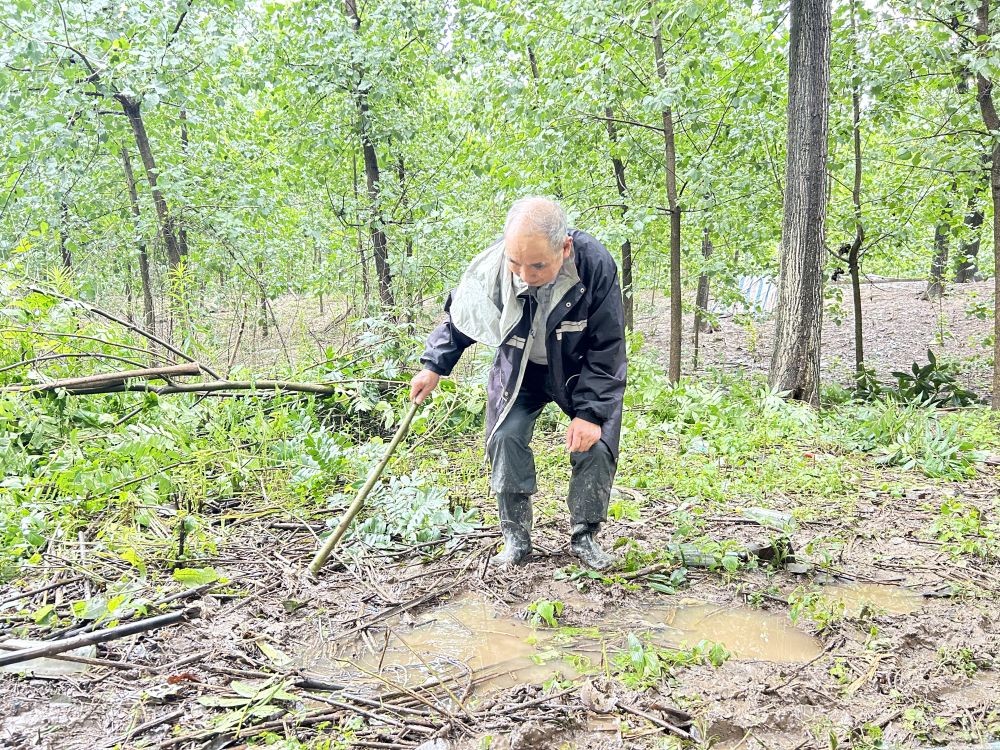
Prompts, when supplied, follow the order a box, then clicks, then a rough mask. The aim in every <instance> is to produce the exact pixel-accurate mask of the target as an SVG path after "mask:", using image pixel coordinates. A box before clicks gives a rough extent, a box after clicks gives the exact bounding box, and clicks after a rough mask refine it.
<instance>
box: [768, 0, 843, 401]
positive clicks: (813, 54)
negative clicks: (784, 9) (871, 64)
mask: <svg viewBox="0 0 1000 750" xmlns="http://www.w3.org/2000/svg"><path fill="white" fill-rule="evenodd" d="M789 15H790V18H791V35H790V38H789V50H788V141H787V143H788V147H787V148H788V150H787V156H786V160H785V200H784V216H783V219H782V227H781V275H780V281H779V286H778V311H777V322H776V326H775V342H774V353H773V355H772V357H771V373H770V384H771V387H772V388H773V389H775V390H778V391H783V392H786V393H788V394H789V395H790V396H791V398H794V399H799V400H801V401H805V402H807V403H810V404H813V405H814V406H819V383H820V343H821V338H822V330H823V260H824V253H825V239H826V236H825V224H826V190H825V182H826V180H825V178H826V156H827V135H828V130H829V111H830V0H791V6H790V10H789Z"/></svg>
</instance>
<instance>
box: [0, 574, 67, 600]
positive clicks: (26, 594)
mask: <svg viewBox="0 0 1000 750" xmlns="http://www.w3.org/2000/svg"><path fill="white" fill-rule="evenodd" d="M80 580H81V579H80V577H79V576H78V577H75V578H67V579H66V580H65V581H56V582H55V583H50V584H48V585H47V586H42V587H41V588H37V589H32V590H31V591H23V592H21V593H20V594H17V595H16V596H9V597H7V598H6V599H0V604H10V603H11V602H16V601H17V600H18V599H29V598H31V597H33V596H35V595H36V594H42V593H45V592H46V591H51V590H52V589H57V588H59V587H60V586H68V585H70V584H71V583H79V581H80Z"/></svg>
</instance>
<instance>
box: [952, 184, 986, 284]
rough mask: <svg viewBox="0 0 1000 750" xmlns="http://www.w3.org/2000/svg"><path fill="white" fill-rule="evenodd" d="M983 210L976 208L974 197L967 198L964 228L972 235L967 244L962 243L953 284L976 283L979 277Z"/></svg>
mask: <svg viewBox="0 0 1000 750" xmlns="http://www.w3.org/2000/svg"><path fill="white" fill-rule="evenodd" d="M984 218H985V217H984V214H983V209H982V208H980V207H978V206H976V196H975V195H971V196H969V211H968V213H966V214H965V226H966V227H968V228H969V232H970V234H971V235H972V236H971V237H970V238H969V240H968V242H964V243H962V249H961V251H960V255H959V257H958V268H957V269H956V271H955V283H956V284H967V283H969V282H970V281H978V280H979V279H980V278H981V277H980V275H979V247H980V245H981V244H982V237H980V234H979V230H980V229H982V227H983V219H984Z"/></svg>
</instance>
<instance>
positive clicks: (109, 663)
mask: <svg viewBox="0 0 1000 750" xmlns="http://www.w3.org/2000/svg"><path fill="white" fill-rule="evenodd" d="M21 648H22V647H21V646H11V645H10V644H9V643H7V642H0V651H19V650H20V649H21ZM47 658H49V659H55V660H56V661H65V662H71V663H73V664H86V665H87V666H91V667H112V668H114V669H128V670H132V669H138V670H142V671H146V672H151V671H153V670H154V669H156V668H155V667H151V666H149V665H147V664H135V663H134V662H130V661H115V660H113V659H94V658H92V657H89V656H70V655H69V654H50V655H49V656H48V657H47Z"/></svg>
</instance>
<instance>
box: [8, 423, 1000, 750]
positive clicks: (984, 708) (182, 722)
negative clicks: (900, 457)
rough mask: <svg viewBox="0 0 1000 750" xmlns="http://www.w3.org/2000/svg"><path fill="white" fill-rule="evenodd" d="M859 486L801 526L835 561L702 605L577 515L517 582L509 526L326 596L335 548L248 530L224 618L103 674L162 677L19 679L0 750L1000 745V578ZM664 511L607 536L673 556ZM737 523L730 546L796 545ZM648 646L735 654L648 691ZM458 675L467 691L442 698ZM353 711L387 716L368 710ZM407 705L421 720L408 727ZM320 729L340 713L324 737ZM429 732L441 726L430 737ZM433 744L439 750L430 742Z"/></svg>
mask: <svg viewBox="0 0 1000 750" xmlns="http://www.w3.org/2000/svg"><path fill="white" fill-rule="evenodd" d="M539 437H540V439H542V440H545V439H552V440H555V439H556V438H557V436H556V435H555V434H553V435H550V436H539ZM996 487H997V477H996V476H995V474H990V475H985V474H984V475H983V476H982V477H981V478H980V479H979V480H977V481H976V482H970V483H968V485H967V486H966V487H964V488H962V487H959V488H958V489H957V491H958V492H961V491H962V490H963V489H965V490H967V491H968V493H969V494H970V495H971V496H974V497H981V496H982V493H984V492H985V491H990V492H993V493H994V495H995V492H996ZM951 488H952V490H956V486H955V485H952V486H951ZM860 489H862V495H861V497H862V499H861V500H860V501H859V503H858V505H857V508H856V510H854V511H853V512H850V513H846V514H844V515H842V516H841V517H838V518H837V519H835V520H829V521H813V522H808V521H807V522H801V523H799V524H798V525H797V526H796V527H795V530H794V531H793V532H792V534H791V542H792V545H793V547H794V548H795V549H796V550H799V551H800V553H799V555H798V557H799V561H800V563H802V562H813V563H819V562H823V563H824V566H823V570H822V572H820V568H819V567H815V568H812V569H811V572H808V573H805V574H796V573H793V572H789V571H787V570H783V569H776V570H772V569H769V568H767V567H766V566H764V565H762V566H760V567H756V568H755V567H754V566H749V567H744V568H741V569H740V570H738V571H737V572H735V573H732V574H725V573H722V572H719V571H711V570H707V569H700V568H691V569H690V571H689V577H688V584H687V586H685V587H683V588H682V589H680V590H679V591H678V592H677V593H676V594H672V595H670V594H663V593H658V592H656V591H653V590H652V589H651V588H649V587H648V586H646V585H644V581H645V579H644V577H643V576H632V577H628V578H611V579H609V581H608V582H601V581H598V580H593V579H591V578H589V577H587V576H585V575H583V576H579V575H578V574H579V571H577V570H576V569H574V568H570V567H568V566H570V565H571V564H572V562H573V559H572V558H571V557H569V555H568V554H567V549H566V535H567V533H568V529H567V528H566V520H565V517H564V513H563V512H562V511H561V510H557V511H546V510H544V507H543V511H542V512H541V513H540V519H539V523H538V526H537V528H536V538H537V540H538V543H539V548H540V549H541V550H543V551H541V552H539V553H537V554H536V555H534V556H533V558H532V559H531V561H530V562H529V564H527V565H525V566H524V567H521V568H517V569H515V570H507V571H498V570H495V569H493V568H492V567H490V566H489V565H488V564H487V561H488V557H489V555H490V554H491V553H492V552H493V551H494V550H495V548H496V544H497V542H498V538H497V536H496V535H495V533H494V531H493V529H492V528H490V527H487V528H486V529H484V530H483V531H480V532H477V533H475V534H472V535H468V536H466V537H464V538H461V539H457V540H452V543H451V545H450V546H449V548H448V549H445V548H444V547H442V546H435V545H429V546H427V547H425V548H423V549H422V550H419V551H416V552H414V551H405V550H400V551H399V552H398V553H385V552H376V551H368V552H367V553H365V554H360V555H358V556H357V558H356V559H354V560H352V559H351V558H350V557H342V564H331V565H330V567H328V568H327V569H325V570H324V571H323V573H322V575H321V576H320V578H319V580H318V581H316V580H309V579H308V578H307V577H306V576H305V575H304V574H303V572H302V571H303V569H304V567H305V565H306V563H307V562H308V560H309V559H310V557H311V555H312V553H313V551H314V539H313V536H312V534H311V532H310V531H308V530H307V529H301V530H296V529H288V528H271V527H270V525H269V523H265V522H262V521H255V522H247V523H246V524H244V525H243V527H242V529H241V530H240V528H239V527H238V528H237V531H239V533H234V534H233V535H232V536H231V537H230V538H229V540H228V542H227V543H226V544H224V545H223V548H221V549H220V550H219V553H218V557H217V558H216V559H214V560H209V561H207V563H206V564H208V563H211V564H213V565H214V566H215V567H216V568H217V569H218V570H220V572H222V573H223V574H224V575H226V576H227V577H228V578H230V579H231V583H230V584H228V585H223V586H216V587H215V588H214V592H215V593H209V594H204V593H196V594H195V595H194V597H193V598H192V599H190V600H189V601H190V603H194V604H197V605H199V606H200V607H201V615H202V616H201V618H200V619H199V620H197V621H194V622H192V623H189V624H184V625H180V626H177V627H174V628H170V629H164V630H161V631H158V632H156V633H150V634H146V635H142V636H137V637H132V638H129V639H125V640H122V641H114V642H111V643H109V644H105V645H101V646H99V647H98V657H99V658H103V659H109V660H126V661H128V662H131V663H134V664H144V665H148V667H147V668H144V669H141V670H126V669H107V668H102V667H93V666H89V667H86V669H85V670H84V671H81V672H79V673H77V674H74V675H69V676H66V675H63V676H61V677H58V678H43V677H40V676H39V677H19V676H15V675H3V676H0V746H2V747H4V748H12V749H13V748H52V749H53V750H54V749H55V748H59V749H60V750H73V749H74V748H88V750H92V748H94V747H95V746H99V747H112V746H114V745H115V743H116V742H117V743H118V746H121V747H156V748H167V747H180V748H195V747H218V748H221V747H227V746H229V747H241V746H243V743H245V742H246V740H247V737H246V733H247V732H248V731H249V732H250V733H251V734H254V733H257V730H255V729H253V725H254V724H255V723H256V724H261V723H262V722H265V723H266V722H270V724H266V725H267V726H270V727H271V729H270V731H271V732H276V733H277V734H278V735H279V736H287V737H296V736H297V737H299V738H300V739H302V740H303V741H306V740H308V739H309V738H311V737H315V736H317V732H318V733H319V734H320V736H322V733H323V732H327V733H329V732H333V733H334V736H336V735H337V734H339V733H340V732H341V731H342V730H339V729H334V727H336V726H338V724H340V723H341V722H348V721H349V720H351V719H359V718H366V717H364V716H363V715H362V714H360V713H358V711H359V710H360V711H364V710H368V711H369V712H370V715H371V716H382V717H388V719H387V720H386V721H385V723H380V722H379V721H378V720H376V719H371V718H370V717H368V724H367V725H366V726H365V727H364V728H362V729H359V730H357V731H356V732H355V734H354V736H355V746H358V747H393V748H411V747H418V746H421V745H423V746H424V747H425V750H426V749H429V748H431V747H439V748H445V747H447V748H468V749H470V750H471V749H472V748H478V747H483V746H484V745H483V742H484V740H483V738H484V737H487V736H490V737H493V738H494V739H493V744H492V745H490V747H494V748H496V747H501V748H506V747H510V748H518V747H577V748H633V747H634V748H646V747H650V748H652V747H662V746H664V745H663V744H662V743H663V742H664V741H665V739H666V738H668V737H670V736H671V731H670V730H668V729H666V728H664V727H665V725H674V726H677V725H681V726H680V729H681V731H684V732H687V733H688V734H689V735H691V736H693V737H696V738H700V741H692V742H691V744H692V745H697V746H708V743H709V742H710V738H713V739H711V741H712V742H717V743H720V744H719V745H716V746H722V747H732V748H735V747H740V748H761V749H763V748H768V749H771V748H775V749H784V748H787V749H788V750H791V749H793V748H814V747H815V748H825V747H828V746H829V742H830V736H831V734H832V735H835V736H836V737H837V738H838V743H839V745H840V746H843V745H844V744H845V743H847V744H854V745H856V746H863V738H864V737H865V736H866V733H867V736H872V733H874V732H875V731H876V730H874V729H872V728H871V727H878V728H879V729H878V731H879V732H881V734H882V736H883V737H884V741H885V746H886V747H912V746H915V745H917V744H919V743H921V742H926V743H930V742H945V741H959V740H968V741H981V740H985V739H989V738H990V737H993V736H994V735H996V733H998V732H1000V714H998V709H997V704H996V700H995V695H996V692H995V691H996V688H997V687H1000V679H998V672H997V671H995V669H994V666H995V662H996V660H997V659H998V657H1000V627H998V625H997V623H998V622H1000V604H998V602H997V600H996V592H997V590H998V589H1000V564H998V561H997V560H995V559H987V560H983V559H979V558H974V557H970V556H959V557H957V558H952V557H950V556H949V555H947V554H945V553H943V552H942V550H941V548H940V546H939V545H937V544H935V543H934V542H932V541H931V540H929V539H928V538H927V536H926V534H925V533H924V528H923V524H924V521H925V520H926V519H924V518H923V517H922V513H923V511H922V509H921V507H922V498H926V497H927V491H923V492H918V491H914V492H913V493H911V494H910V495H909V496H908V497H909V499H907V498H904V499H902V500H900V499H899V498H890V497H888V496H885V495H882V494H880V493H879V492H878V491H877V490H875V491H871V492H868V493H865V492H864V488H860ZM928 490H929V488H928ZM542 499H543V500H544V498H542ZM647 499H648V500H649V501H650V504H649V505H648V506H647V508H646V511H645V515H644V518H643V519H642V520H641V521H625V520H622V521H614V522H612V523H610V524H608V527H607V528H606V529H605V530H604V532H603V533H602V538H603V539H604V540H605V541H606V542H611V541H613V540H615V539H632V540H637V542H638V544H639V545H640V546H641V547H643V548H646V549H654V548H656V547H658V546H663V545H665V544H666V543H667V541H668V540H669V539H670V538H671V536H672V532H673V530H674V521H673V520H672V518H671V516H670V514H669V513H664V512H662V510H661V511H657V510H656V507H657V503H658V502H659V501H660V499H659V498H655V497H648V498H647ZM790 502H791V501H790ZM542 505H543V506H544V502H543V503H542ZM735 510H736V509H734V513H733V514H732V515H721V516H720V517H719V518H718V519H716V520H714V521H712V523H711V524H710V527H709V528H708V529H707V533H708V534H709V535H710V536H712V537H713V538H718V539H727V538H729V539H733V538H737V539H740V538H742V539H750V538H754V537H760V538H765V539H766V538H767V537H768V536H769V535H770V534H772V533H773V532H771V531H769V530H767V529H764V528H763V527H759V526H756V525H753V524H748V523H747V521H746V519H745V518H743V517H741V516H739V515H736V514H735ZM784 510H792V511H794V510H795V507H794V505H790V506H789V507H787V508H784ZM807 550H813V551H814V554H810V553H809V552H807ZM831 550H835V552H833V553H832V554H833V559H832V560H831V559H829V558H830V555H831ZM824 555H825V557H824ZM821 558H823V559H822V560H821ZM574 575H577V576H578V577H576V578H574ZM24 588H30V586H28V585H27V584H25V586H24ZM11 590H12V589H7V590H5V591H4V592H3V595H2V596H0V599H6V598H7V595H8V593H10V591H11ZM807 592H817V593H819V594H821V595H822V597H823V598H822V602H821V604H822V606H820V605H816V609H815V612H823V611H833V612H834V613H835V615H836V616H835V617H833V618H832V619H831V620H830V621H829V622H825V623H824V622H823V621H822V619H821V618H820V619H816V617H810V616H803V617H800V618H799V619H798V620H797V621H793V619H792V612H793V608H792V607H791V606H790V604H789V602H790V601H791V602H793V603H794V601H795V600H796V598H799V599H801V595H802V594H803V593H807ZM69 593H71V592H69ZM541 599H546V600H550V601H559V602H561V603H562V605H563V610H562V613H561V615H559V617H558V620H559V624H560V626H562V628H563V629H562V630H553V629H551V628H547V627H545V626H544V625H539V624H537V623H536V624H532V623H531V618H532V613H531V612H530V611H529V610H530V605H531V603H532V602H536V601H538V600H541ZM38 601H39V599H38V598H36V599H35V601H34V602H33V603H32V606H35V605H37V602H38ZM838 603H840V604H842V606H841V607H839V608H838V606H837V604H838ZM21 604H22V606H23V602H22V603H21ZM28 609H30V607H29V608H28ZM9 610H10V607H8V611H9ZM820 625H825V627H822V628H821V627H820ZM629 633H632V634H634V635H636V636H637V637H638V638H639V639H640V641H641V642H643V643H645V644H658V645H660V646H661V647H666V648H682V649H683V648H690V647H692V646H695V645H697V644H698V643H699V642H701V641H702V640H708V641H714V642H721V643H722V644H723V645H724V646H726V648H727V649H728V651H729V652H730V653H731V658H730V659H729V660H727V661H726V662H725V663H724V664H723V665H722V666H719V667H715V666H711V665H709V664H694V665H692V664H687V665H684V666H677V667H675V668H673V669H672V670H671V674H670V675H669V676H666V677H665V678H664V679H658V680H652V681H651V684H650V685H646V686H643V685H631V686H629V685H628V684H627V683H628V680H626V679H623V675H622V674H621V673H620V670H621V669H622V663H621V662H620V661H618V659H620V658H621V657H620V656H618V657H616V655H620V654H623V653H627V652H628V649H629V645H628V643H627V637H628V634H629ZM186 660H189V661H186ZM536 662H538V663H536ZM615 673H618V678H617V679H609V674H615ZM276 676H277V677H276ZM269 679H270V680H272V683H273V682H283V684H284V685H285V686H286V687H287V689H288V690H289V691H290V694H291V695H292V696H293V697H294V700H287V701H273V702H271V703H270V704H267V705H268V706H269V707H270V708H271V710H272V711H271V714H269V713H268V712H267V710H264V711H262V712H260V714H259V716H255V715H248V716H246V717H244V718H243V719H242V720H241V721H238V722H237V723H236V724H235V725H234V727H230V728H229V729H228V730H221V729H219V728H218V726H217V723H218V722H219V721H220V717H226V716H227V713H226V711H227V709H226V708H225V707H220V706H218V705H203V704H204V703H205V702H206V699H208V701H207V702H209V703H211V702H212V700H213V699H215V700H216V701H217V699H219V698H226V697H227V696H228V697H229V700H230V701H233V700H236V699H238V696H239V691H237V692H234V690H233V687H234V686H235V685H240V686H242V689H243V690H244V692H245V691H246V689H247V688H246V686H247V685H251V686H253V685H257V686H258V687H259V686H261V685H264V684H268V683H265V682H264V681H266V680H269ZM442 679H444V680H445V681H446V683H447V685H448V686H447V688H441V687H440V686H439V687H434V686H431V687H427V685H428V683H433V682H435V680H437V681H440V680H442ZM234 681H235V683H234ZM324 691H325V692H324ZM252 694H253V692H252V691H251V695H252ZM345 695H351V696H362V697H364V696H368V699H370V700H374V703H373V704H372V705H369V706H368V708H367V709H366V708H365V705H366V704H358V703H352V702H350V701H349V700H347V699H346V698H344V697H343V696H345ZM380 695H381V696H385V695H390V696H391V695H395V696H397V697H396V698H391V697H390V698H384V699H383V698H378V696H380ZM316 696H319V697H318V698H317V697H316ZM399 696H403V698H400V697H399ZM546 696H555V697H546ZM321 699H322V700H321ZM323 700H325V701H327V702H326V703H324V702H323ZM331 700H332V701H334V703H335V704H339V706H341V707H342V708H337V707H336V706H331V705H330V704H329V701H331ZM400 700H404V701H406V703H405V705H404V704H402V703H399V701H400ZM394 701H395V702H394ZM372 706H374V708H373V707H372ZM388 707H395V708H392V709H391V710H390V708H388ZM407 707H408V710H411V711H418V712H419V713H417V714H413V715H407V714H405V713H392V711H394V710H397V709H398V710H400V711H402V710H404V709H406V708H407ZM266 708H267V706H265V709H266ZM244 709H246V706H245V705H243V706H242V707H240V706H237V708H236V709H233V708H229V709H228V711H229V712H230V714H231V713H232V712H233V711H234V710H235V711H239V710H244ZM324 711H325V713H324ZM283 712H284V719H282V713H283ZM296 712H298V713H296ZM309 712H312V713H309ZM317 712H318V713H317ZM636 712H638V713H636ZM272 714H273V717H274V718H272ZM303 716H305V717H309V716H314V717H315V716H320V717H325V719H324V721H325V723H324V724H323V728H321V729H316V728H315V723H314V725H313V726H310V725H309V722H308V721H302V717H303ZM164 717H166V718H167V719H168V720H167V721H166V722H165V723H164V724H162V725H160V726H155V727H152V728H149V729H142V725H144V724H146V723H147V722H150V721H154V722H155V721H156V720H157V719H162V718H164ZM679 717H680V718H679ZM230 718H231V716H230ZM410 719H414V720H416V721H419V722H422V723H420V724H418V725H412V726H411V727H410V728H409V729H407V726H408V721H409V720H410ZM682 719H683V721H682ZM389 720H393V721H395V722H396V723H395V724H393V723H390V721H389ZM137 727H139V728H140V729H141V730H142V731H140V733H139V735H138V736H131V735H130V732H132V731H133V730H135V729H136V728H137ZM414 727H415V728H414ZM240 732H243V734H242V735H241V734H240ZM127 737H128V738H129V739H127V740H126V739H125V738H127ZM227 737H229V738H233V737H235V738H237V739H231V740H228V744H227V740H226V739H225V738H227ZM185 738H189V739H185ZM432 740H434V741H437V740H440V742H439V744H437V745H430V744H425V743H428V742H430V741H432ZM366 743H367V744H366Z"/></svg>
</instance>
